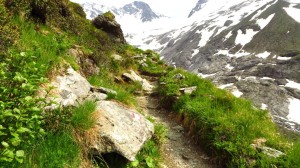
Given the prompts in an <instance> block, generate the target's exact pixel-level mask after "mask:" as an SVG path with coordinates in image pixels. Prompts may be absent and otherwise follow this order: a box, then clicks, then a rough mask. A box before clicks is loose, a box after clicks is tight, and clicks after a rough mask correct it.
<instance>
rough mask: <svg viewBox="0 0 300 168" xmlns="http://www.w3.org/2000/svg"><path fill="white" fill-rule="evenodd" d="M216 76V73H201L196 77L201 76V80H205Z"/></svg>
mask: <svg viewBox="0 0 300 168" xmlns="http://www.w3.org/2000/svg"><path fill="white" fill-rule="evenodd" d="M214 75H216V73H213V74H203V73H199V74H198V76H201V77H202V78H207V77H210V76H214Z"/></svg>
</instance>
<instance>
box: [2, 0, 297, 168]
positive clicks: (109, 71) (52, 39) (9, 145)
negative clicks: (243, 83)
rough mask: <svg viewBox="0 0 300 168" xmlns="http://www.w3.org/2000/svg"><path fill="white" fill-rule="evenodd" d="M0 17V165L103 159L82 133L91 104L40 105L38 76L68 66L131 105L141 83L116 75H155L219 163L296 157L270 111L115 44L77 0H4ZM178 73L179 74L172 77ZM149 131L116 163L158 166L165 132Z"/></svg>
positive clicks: (288, 162) (286, 162) (282, 163)
mask: <svg viewBox="0 0 300 168" xmlns="http://www.w3.org/2000/svg"><path fill="white" fill-rule="evenodd" d="M0 23H1V24H0V44H1V45H0V95H1V96H0V112H1V113H0V143H1V144H0V167H79V166H82V167H105V163H104V162H100V163H99V162H98V164H97V162H95V158H92V157H91V156H89V155H88V153H87V150H86V149H87V146H86V145H87V144H86V143H85V141H84V140H83V139H84V137H85V134H86V130H88V129H89V128H91V127H92V126H93V122H94V121H93V120H92V118H91V115H92V112H93V111H94V109H95V104H94V102H82V104H80V105H79V106H78V107H75V108H62V109H57V110H54V111H46V112H43V109H44V107H45V106H46V105H47V102H46V101H45V100H44V99H43V98H37V97H36V96H35V95H36V93H37V91H38V89H39V87H40V85H41V84H43V83H46V82H48V81H49V79H51V78H52V77H54V76H55V75H57V74H60V73H61V72H63V71H64V70H65V69H66V68H67V67H68V66H72V67H73V68H74V69H76V70H78V71H80V72H81V73H82V74H83V75H85V76H86V77H87V78H88V79H89V81H90V83H91V84H93V85H95V86H104V87H107V88H111V89H114V90H116V91H117V95H114V96H112V95H110V96H109V98H110V99H115V100H118V101H120V102H123V103H125V104H128V105H131V106H135V92H136V91H139V90H141V86H140V84H137V83H130V84H127V83H117V82H115V80H114V77H119V76H120V75H121V74H122V72H124V71H126V70H128V69H134V70H138V71H140V73H142V74H145V75H151V76H156V77H159V78H160V82H164V83H165V85H160V86H159V87H158V88H157V91H158V93H159V98H161V99H162V102H163V103H164V104H165V105H166V104H167V105H168V108H172V109H173V110H174V111H176V112H178V114H179V116H181V117H182V120H183V122H184V124H185V126H186V127H188V128H189V129H190V131H191V133H192V134H193V135H195V137H196V139H197V140H198V142H199V143H201V144H204V145H205V146H206V147H207V149H208V151H210V153H211V155H212V156H213V157H215V158H217V159H216V160H218V161H220V163H222V165H224V166H227V167H271V166H272V165H277V166H278V167H293V166H295V167H298V165H300V161H299V157H298V156H300V150H299V149H300V145H299V144H298V145H293V143H295V142H296V140H294V139H288V138H285V137H284V136H281V135H279V133H278V130H277V127H276V126H275V124H274V123H272V121H271V119H270V117H269V116H268V113H267V111H262V110H258V109H254V108H253V105H252V104H251V103H249V102H248V101H246V100H243V99H238V98H235V97H234V96H232V95H231V94H230V93H228V92H226V91H224V90H219V89H217V88H216V87H214V86H213V84H212V83H210V82H208V81H206V80H204V79H201V78H199V77H197V76H196V75H193V74H190V73H187V72H185V71H183V70H180V69H173V68H171V67H168V66H167V65H165V64H164V63H163V62H161V61H159V55H157V54H155V53H154V52H152V51H149V50H148V51H142V50H140V49H137V48H135V47H132V46H130V45H127V44H122V43H120V42H118V41H117V40H115V39H114V37H113V35H111V34H108V33H106V32H104V31H102V30H100V29H96V28H95V27H94V26H93V24H92V23H91V22H90V21H88V20H86V19H85V14H84V12H83V10H82V8H81V7H80V6H79V5H77V4H74V3H71V2H69V1H68V0H53V1H46V0H0ZM74 46H79V47H80V49H81V50H82V51H83V55H82V60H84V59H83V58H89V59H90V60H93V62H94V63H95V64H96V65H97V66H98V67H99V68H100V72H99V73H98V74H87V73H85V70H86V68H89V67H88V66H87V65H86V64H85V62H84V61H81V63H79V62H78V61H77V59H76V58H74V57H72V56H70V55H68V50H69V49H71V48H72V47H74ZM115 53H116V54H119V55H121V56H122V58H123V60H122V61H117V60H114V59H113V58H112V57H111V55H112V54H115ZM139 54H143V55H145V56H146V57H147V59H146V64H148V66H142V65H140V64H139V63H138V62H139V61H138V60H134V59H133V56H136V55H139ZM80 60H81V58H80ZM178 73H180V74H182V75H183V76H184V77H185V78H184V79H176V78H174V75H176V74H178ZM188 86H197V90H196V91H195V92H193V93H192V94H191V95H181V94H180V93H179V91H178V89H179V88H180V87H188ZM155 133H156V134H155V136H154V137H153V138H152V139H151V140H150V141H149V142H147V143H146V145H145V146H144V148H143V150H142V151H141V152H140V153H139V154H138V156H137V158H138V160H137V161H135V162H132V163H127V162H126V161H125V163H124V164H123V163H120V164H123V165H122V166H124V167H157V165H158V164H159V163H158V162H159V160H160V158H159V146H160V144H161V143H162V141H161V139H162V138H163V134H165V130H164V128H163V127H162V126H156V127H155ZM257 139H266V142H265V145H266V146H268V147H272V148H275V149H278V150H281V151H283V152H285V153H286V155H284V156H282V157H280V158H277V159H275V158H271V157H268V156H266V155H265V154H263V153H262V152H261V151H259V150H255V149H254V148H252V147H251V143H254V141H255V140H257ZM296 139H297V138H296ZM202 146H203V145H202ZM100 160H101V158H100ZM119 161H120V160H119ZM120 162H121V161H120Z"/></svg>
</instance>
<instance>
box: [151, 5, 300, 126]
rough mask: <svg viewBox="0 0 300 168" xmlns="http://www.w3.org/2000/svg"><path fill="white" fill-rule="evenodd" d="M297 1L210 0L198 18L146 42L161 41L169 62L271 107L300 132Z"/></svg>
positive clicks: (275, 115) (282, 122)
mask: <svg viewBox="0 0 300 168" xmlns="http://www.w3.org/2000/svg"><path fill="white" fill-rule="evenodd" d="M201 2H202V1H201ZM198 3H200V1H199V2H198ZM297 5H298V6H299V4H298V2H297V3H295V1H283V0H268V1H266V0H264V1H262V0H258V1H256V0H248V1H237V0H233V1H228V0H222V1H218V3H217V2H216V0H208V2H207V3H206V4H205V6H204V7H203V8H201V9H200V10H199V11H198V12H195V13H194V14H193V15H192V17H191V18H194V19H196V20H197V21H195V22H194V23H192V24H190V25H187V26H185V27H183V28H181V29H178V30H173V31H171V32H167V33H165V34H162V35H160V36H156V37H150V38H148V39H147V40H148V41H147V40H146V43H147V44H151V45H153V44H155V45H153V46H159V48H157V50H158V51H160V52H161V55H162V56H163V59H164V60H166V61H167V62H168V63H169V64H172V65H173V66H176V67H183V68H185V69H187V70H189V71H192V72H194V73H197V74H199V75H201V76H203V77H207V78H209V79H211V80H212V81H214V82H215V83H216V84H217V85H219V86H220V87H221V88H226V89H228V90H231V91H232V92H233V93H235V94H236V95H237V96H242V97H244V98H247V99H250V100H252V101H253V102H254V103H255V104H256V106H257V107H259V108H263V109H269V110H270V111H271V113H272V116H273V119H274V120H275V121H277V122H278V123H279V124H280V125H285V126H287V127H289V128H290V129H293V130H298V131H300V129H299V126H295V124H296V123H300V112H299V110H295V106H299V104H297V102H299V99H300V95H299V93H300V87H299V86H300V84H299V83H300V47H299V46H300V23H299V21H297V16H293V15H291V14H290V13H293V12H295V11H296V12H300V9H299V8H298V7H297ZM216 9H217V10H216ZM290 11H293V12H290ZM287 123H288V124H287ZM296 125H298V124H296Z"/></svg>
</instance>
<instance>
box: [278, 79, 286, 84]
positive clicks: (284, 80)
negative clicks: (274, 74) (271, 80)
mask: <svg viewBox="0 0 300 168" xmlns="http://www.w3.org/2000/svg"><path fill="white" fill-rule="evenodd" d="M275 82H276V84H277V85H286V84H287V83H288V81H287V80H286V79H276V80H275Z"/></svg>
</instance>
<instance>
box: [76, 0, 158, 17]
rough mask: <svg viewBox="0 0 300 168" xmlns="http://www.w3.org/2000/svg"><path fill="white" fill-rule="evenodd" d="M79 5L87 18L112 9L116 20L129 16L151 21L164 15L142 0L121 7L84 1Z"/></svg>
mask: <svg viewBox="0 0 300 168" xmlns="http://www.w3.org/2000/svg"><path fill="white" fill-rule="evenodd" d="M75 1H76V0H75ZM81 6H82V7H83V8H84V11H85V13H86V14H87V18H88V19H93V18H95V17H97V16H98V15H100V14H102V13H105V12H107V11H112V12H113V13H114V15H115V16H116V18H117V19H118V20H123V19H125V17H129V16H131V17H134V18H135V19H136V20H139V21H141V22H151V21H152V20H155V19H159V18H161V17H164V16H163V15H160V14H157V13H155V12H154V11H153V10H152V9H151V7H150V6H149V5H148V4H147V3H145V2H142V1H134V2H132V3H129V4H126V5H124V6H122V7H115V6H107V5H105V4H101V2H99V3H95V2H85V3H81Z"/></svg>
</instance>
